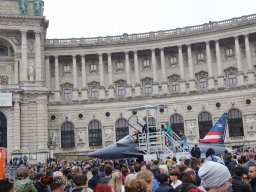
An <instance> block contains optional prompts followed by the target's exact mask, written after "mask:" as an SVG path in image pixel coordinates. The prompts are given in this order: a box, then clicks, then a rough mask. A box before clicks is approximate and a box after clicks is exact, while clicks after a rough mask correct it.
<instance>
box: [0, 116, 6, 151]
mask: <svg viewBox="0 0 256 192" xmlns="http://www.w3.org/2000/svg"><path fill="white" fill-rule="evenodd" d="M0 146H1V147H5V148H7V119H6V117H5V115H4V114H3V113H2V112H0Z"/></svg>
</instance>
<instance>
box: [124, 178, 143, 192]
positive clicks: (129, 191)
mask: <svg viewBox="0 0 256 192" xmlns="http://www.w3.org/2000/svg"><path fill="white" fill-rule="evenodd" d="M146 191H147V184H146V182H145V181H144V180H142V179H133V180H131V181H129V182H127V183H126V184H125V192H146Z"/></svg>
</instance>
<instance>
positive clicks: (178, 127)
mask: <svg viewBox="0 0 256 192" xmlns="http://www.w3.org/2000/svg"><path fill="white" fill-rule="evenodd" d="M170 122H171V124H172V130H173V132H175V133H176V134H177V135H178V136H180V137H181V136H182V135H183V134H184V121H183V118H182V116H181V115H179V114H175V115H173V116H172V117H171V119H170Z"/></svg>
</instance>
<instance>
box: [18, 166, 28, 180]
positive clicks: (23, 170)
mask: <svg viewBox="0 0 256 192" xmlns="http://www.w3.org/2000/svg"><path fill="white" fill-rule="evenodd" d="M28 176H29V169H28V168H27V167H19V168H18V169H17V178H19V179H25V178H27V177H28Z"/></svg>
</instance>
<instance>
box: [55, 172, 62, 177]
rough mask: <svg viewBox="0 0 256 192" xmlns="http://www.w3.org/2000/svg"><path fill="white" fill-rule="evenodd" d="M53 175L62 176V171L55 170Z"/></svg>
mask: <svg viewBox="0 0 256 192" xmlns="http://www.w3.org/2000/svg"><path fill="white" fill-rule="evenodd" d="M54 177H63V173H62V172H61V171H55V172H53V178H54Z"/></svg>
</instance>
